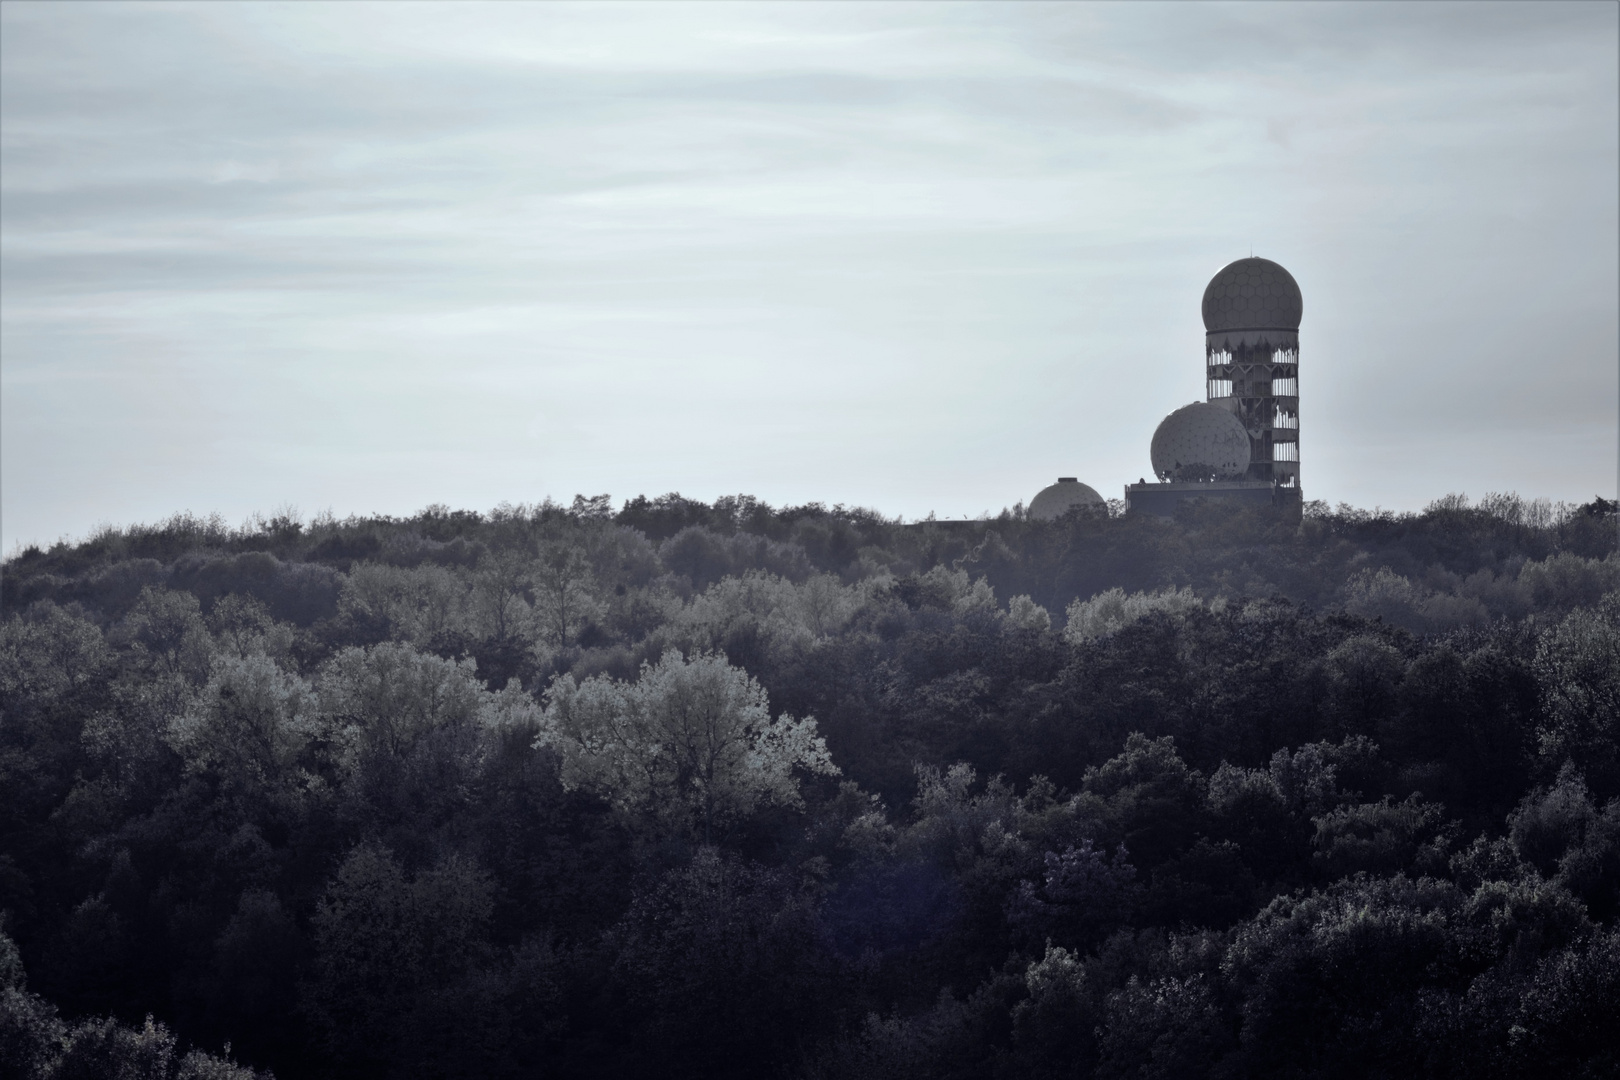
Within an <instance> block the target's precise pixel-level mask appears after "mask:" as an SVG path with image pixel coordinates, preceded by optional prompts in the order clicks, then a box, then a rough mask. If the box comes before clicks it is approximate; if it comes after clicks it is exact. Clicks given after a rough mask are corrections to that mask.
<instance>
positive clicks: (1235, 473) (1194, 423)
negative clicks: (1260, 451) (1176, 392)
mask: <svg viewBox="0 0 1620 1080" xmlns="http://www.w3.org/2000/svg"><path fill="white" fill-rule="evenodd" d="M1152 457H1153V472H1154V475H1156V476H1157V477H1158V478H1159V479H1160V480H1200V481H1202V480H1241V479H1242V478H1243V475H1244V474H1245V473H1246V472H1248V470H1249V433H1248V431H1246V430H1245V429H1244V427H1243V421H1241V420H1239V419H1238V418H1237V417H1236V416H1233V415H1232V414H1231V413H1230V412H1228V411H1227V410H1225V409H1223V408H1221V407H1220V406H1219V405H1215V404H1211V403H1210V402H1207V401H1198V402H1194V403H1193V404H1191V405H1184V406H1182V407H1181V408H1179V409H1177V410H1176V411H1175V412H1173V413H1171V414H1170V415H1169V416H1167V417H1165V418H1164V419H1163V420H1162V421H1161V422H1160V423H1159V429H1158V430H1157V431H1155V432H1154V433H1153V448H1152Z"/></svg>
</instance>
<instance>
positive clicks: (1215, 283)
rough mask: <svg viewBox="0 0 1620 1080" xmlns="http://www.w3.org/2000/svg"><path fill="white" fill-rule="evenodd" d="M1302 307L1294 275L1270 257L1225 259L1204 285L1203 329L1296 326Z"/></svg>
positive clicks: (1253, 328)
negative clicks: (1227, 261)
mask: <svg viewBox="0 0 1620 1080" xmlns="http://www.w3.org/2000/svg"><path fill="white" fill-rule="evenodd" d="M1304 311H1305V300H1304V298H1303V297H1302V296H1301V295H1300V292H1299V283H1298V282H1296V281H1295V280H1294V275H1292V274H1290V273H1289V272H1288V271H1287V270H1284V269H1283V268H1282V267H1281V266H1278V265H1277V264H1276V263H1274V262H1272V261H1271V260H1270V259H1259V258H1248V259H1239V260H1238V261H1237V262H1234V263H1228V264H1227V265H1226V266H1224V267H1222V268H1221V271H1220V273H1218V274H1216V275H1215V276H1214V277H1213V278H1211V279H1210V282H1209V285H1208V286H1206V287H1205V289H1204V330H1205V331H1206V332H1208V333H1211V334H1215V333H1223V332H1227V331H1241V330H1287V331H1297V330H1298V329H1299V321H1300V317H1301V316H1302V315H1303V314H1304Z"/></svg>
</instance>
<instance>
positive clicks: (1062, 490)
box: [1029, 476, 1108, 521]
mask: <svg viewBox="0 0 1620 1080" xmlns="http://www.w3.org/2000/svg"><path fill="white" fill-rule="evenodd" d="M1107 505H1108V504H1107V503H1106V502H1104V501H1103V497H1102V496H1101V495H1099V494H1097V489H1096V488H1094V487H1092V486H1091V485H1090V484H1082V483H1081V482H1080V481H1078V480H1076V479H1075V478H1074V477H1072V476H1060V477H1058V482H1057V483H1055V484H1052V485H1051V486H1049V487H1044V488H1042V489H1041V490H1040V492H1039V494H1037V495H1036V496H1035V497H1034V498H1033V499H1031V500H1029V519H1030V520H1031V521H1056V520H1057V519H1058V518H1060V517H1062V516H1063V515H1064V514H1066V513H1068V512H1069V511H1070V510H1071V509H1073V508H1074V507H1076V506H1097V507H1103V506H1107Z"/></svg>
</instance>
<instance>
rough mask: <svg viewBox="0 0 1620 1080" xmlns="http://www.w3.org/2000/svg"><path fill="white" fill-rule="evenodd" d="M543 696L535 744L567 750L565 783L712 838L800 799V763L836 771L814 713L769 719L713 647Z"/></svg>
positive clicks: (559, 684)
mask: <svg viewBox="0 0 1620 1080" xmlns="http://www.w3.org/2000/svg"><path fill="white" fill-rule="evenodd" d="M546 700H547V708H546V716H545V726H544V728H543V730H542V732H541V735H540V736H539V739H538V740H537V744H540V745H549V746H551V747H553V748H554V749H555V750H557V751H558V752H559V753H560V754H561V756H562V780H563V784H564V785H565V786H566V787H569V788H586V789H589V790H592V791H596V792H599V793H601V794H602V795H604V796H605V797H607V798H608V799H609V800H610V801H611V802H612V803H613V805H614V806H615V807H616V808H618V809H619V810H621V811H623V812H625V813H628V814H630V815H633V816H636V817H639V818H643V819H645V820H650V821H652V822H655V823H656V825H657V826H658V827H659V828H661V829H662V830H664V831H667V832H671V833H677V834H679V833H686V834H688V835H691V836H694V837H700V838H701V839H702V840H703V842H705V843H708V842H710V841H711V840H712V839H713V837H714V834H715V833H716V832H717V831H718V830H721V829H723V828H724V827H725V826H726V825H727V824H729V823H731V822H733V821H735V820H736V819H737V818H739V817H741V816H744V815H746V814H748V813H750V812H752V811H753V810H755V809H756V808H758V807H761V806H766V805H773V806H800V805H802V800H801V799H800V796H799V784H798V778H797V776H796V775H795V773H796V771H799V770H802V771H804V772H809V773H815V774H819V775H822V776H836V775H838V768H837V766H835V765H834V764H833V762H832V758H831V757H830V756H829V755H828V753H827V744H826V743H825V742H824V741H823V740H822V738H821V736H820V735H818V734H817V733H816V722H815V720H814V719H812V718H810V717H805V718H804V719H802V720H800V719H795V718H794V717H792V716H788V715H786V714H784V715H782V716H780V717H777V718H776V719H774V720H773V719H772V718H771V714H770V706H769V702H768V700H767V698H766V694H765V690H764V688H763V687H761V686H760V685H759V683H758V682H756V681H754V679H753V678H752V677H751V676H749V674H748V673H747V672H746V671H744V670H742V669H741V668H735V667H732V666H731V665H730V664H729V663H728V662H727V661H726V658H725V657H724V656H720V655H716V654H713V653H699V654H697V655H695V656H693V657H692V658H691V659H690V660H688V659H687V658H686V657H684V656H682V655H681V654H680V653H679V652H676V651H673V650H672V651H670V652H667V653H665V654H664V657H663V659H662V660H660V661H659V662H658V663H657V664H650V663H649V664H645V665H643V666H642V669H641V677H640V678H639V679H638V680H637V681H635V682H633V683H626V682H620V681H619V680H617V679H612V678H609V677H607V676H596V677H594V678H590V679H586V680H585V681H584V682H583V683H576V682H575V681H574V679H573V677H572V676H569V675H565V676H563V677H562V678H560V679H558V680H557V681H556V682H554V683H553V684H552V686H551V689H550V691H549V692H548V693H547V696H546Z"/></svg>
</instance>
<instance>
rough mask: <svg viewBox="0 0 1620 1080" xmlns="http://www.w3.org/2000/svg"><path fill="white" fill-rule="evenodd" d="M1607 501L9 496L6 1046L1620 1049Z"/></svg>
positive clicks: (1413, 1070) (51, 1059)
mask: <svg viewBox="0 0 1620 1080" xmlns="http://www.w3.org/2000/svg"><path fill="white" fill-rule="evenodd" d="M1617 529H1620V516H1617V507H1616V504H1615V503H1613V502H1610V501H1608V500H1605V499H1602V498H1598V499H1595V500H1594V501H1593V502H1591V503H1589V504H1586V505H1584V506H1578V507H1575V506H1557V507H1554V506H1549V505H1547V504H1546V503H1544V502H1528V501H1525V500H1522V499H1519V498H1517V497H1515V496H1488V497H1487V498H1485V499H1483V500H1481V501H1480V502H1479V503H1477V504H1475V503H1471V502H1470V501H1469V500H1467V499H1466V498H1463V497H1461V496H1450V497H1447V498H1445V499H1441V500H1438V501H1437V502H1435V503H1434V504H1432V505H1431V506H1429V507H1428V508H1427V509H1426V510H1424V511H1423V512H1421V513H1408V514H1395V513H1388V512H1368V511H1360V510H1355V509H1353V508H1350V507H1346V506H1340V507H1338V508H1336V509H1335V508H1330V507H1327V506H1325V505H1322V504H1318V503H1312V504H1307V505H1306V507H1305V508H1304V512H1303V514H1300V513H1299V512H1298V511H1297V510H1296V512H1295V513H1293V514H1292V515H1290V514H1287V513H1283V512H1280V511H1276V512H1274V511H1271V510H1266V509H1255V508H1249V509H1240V508H1233V507H1224V506H1220V505H1206V506H1194V507H1191V508H1187V509H1185V510H1184V511H1183V512H1182V514H1181V516H1179V517H1177V518H1175V519H1160V518H1153V517H1146V516H1139V515H1132V514H1122V513H1120V512H1119V508H1118V507H1115V508H1114V509H1113V510H1112V511H1107V510H1090V509H1078V510H1075V511H1073V512H1071V513H1070V514H1068V515H1067V516H1065V517H1063V518H1061V519H1059V520H1058V521H1055V522H1038V521H1031V520H1028V519H1027V517H1026V515H1025V514H1024V513H1023V511H1022V508H1021V507H1020V508H1015V509H1014V510H1011V511H1006V512H1003V513H1002V514H1001V515H1000V516H998V517H988V516H986V517H984V518H982V519H980V520H977V521H970V522H936V521H925V522H912V523H907V522H902V521H900V520H897V519H890V518H887V517H884V516H883V515H882V514H880V513H877V512H874V511H869V510H861V509H848V508H845V507H841V506H839V507H833V508H830V509H829V508H827V507H824V506H821V505H819V504H811V505H807V506H798V507H782V508H773V507H771V506H768V505H766V504H764V503H762V502H760V501H758V500H756V499H754V498H751V497H747V496H736V497H728V498H722V499H718V500H716V501H715V502H713V503H712V504H711V503H704V502H701V501H697V500H692V499H687V498H683V497H681V496H679V495H675V494H671V495H665V496H662V497H659V498H653V499H649V498H646V497H637V498H635V499H631V500H629V501H628V502H626V503H624V504H623V505H622V506H620V507H619V508H618V509H615V508H614V505H613V503H612V501H611V500H610V499H609V497H608V496H605V495H603V496H595V497H584V496H580V497H576V498H575V499H574V500H573V502H572V504H571V505H567V506H563V505H558V504H554V503H551V502H549V501H548V502H544V503H541V504H537V505H528V506H509V505H503V506H502V507H499V508H497V509H496V510H494V511H491V512H489V513H475V512H470V511H451V510H449V509H447V508H445V507H439V506H435V507H429V508H428V509H427V510H424V511H422V512H421V513H420V514H417V515H415V516H413V517H409V518H390V517H370V518H349V519H347V520H342V521H339V520H336V519H334V518H332V517H331V516H323V517H318V518H316V519H315V520H313V521H304V520H301V519H300V518H299V517H298V515H296V514H295V513H292V512H285V513H279V514H276V515H274V516H272V517H269V518H261V519H255V520H254V521H252V522H250V523H249V524H248V525H246V526H244V527H242V528H234V529H233V528H228V527H227V526H226V525H225V524H224V523H223V522H222V521H220V520H219V519H217V518H212V519H198V518H195V517H191V516H188V515H181V516H177V517H175V518H172V519H170V520H168V521H165V522H161V523H159V524H156V525H151V526H130V527H126V528H111V527H109V528H106V529H104V530H102V531H101V532H99V533H97V534H96V535H94V536H92V537H90V538H89V539H87V540H84V541H82V542H68V541H63V542H60V543H57V544H55V545H52V546H51V547H49V548H40V547H28V548H25V549H22V550H19V551H17V552H15V553H14V554H13V555H12V556H10V557H9V558H8V559H7V560H6V561H5V563H4V564H3V567H0V709H3V712H0V912H3V923H0V1060H3V1061H4V1062H6V1063H7V1064H6V1066H5V1068H6V1069H8V1070H10V1071H9V1072H8V1073H7V1075H18V1076H29V1077H63V1078H65V1077H69V1076H80V1075H112V1074H114V1073H115V1072H118V1070H124V1071H125V1072H127V1073H128V1074H129V1075H135V1074H136V1072H135V1071H132V1070H137V1069H138V1070H141V1071H139V1075H142V1076H154V1077H156V1076H162V1077H166V1078H179V1077H188V1078H193V1077H194V1078H204V1077H220V1078H228V1077H237V1076H241V1077H247V1076H251V1075H253V1074H254V1072H255V1070H258V1071H260V1072H261V1074H262V1073H263V1072H264V1071H268V1070H273V1071H274V1073H275V1075H277V1076H280V1077H282V1078H284V1080H287V1078H297V1077H328V1076H332V1077H336V1076H372V1077H389V1078H392V1077H461V1076H468V1077H471V1076H480V1077H484V1076H488V1077H503V1076H514V1077H515V1076H557V1077H603V1078H606V1077H620V1076H626V1077H628V1076H642V1075H649V1074H658V1075H666V1076H690V1077H727V1076H736V1077H762V1076H779V1077H784V1078H800V1080H810V1078H817V1077H872V1078H889V1077H895V1078H899V1077H919V1078H921V1077H928V1078H937V1077H960V1078H964V1080H965V1078H979V1077H982V1078H986V1080H991V1078H996V1080H1005V1078H1023V1077H1029V1078H1048V1077H1051V1078H1056V1077H1074V1078H1091V1077H1097V1078H1103V1077H1109V1078H1112V1077H1125V1076H1131V1077H1183V1076H1222V1077H1341V1076H1342V1077H1367V1076H1381V1075H1390V1076H1396V1075H1402V1076H1409V1075H1415V1074H1420V1075H1425V1076H1436V1077H1446V1076H1459V1077H1460V1076H1468V1077H1520V1076H1525V1077H1528V1076H1545V1075H1566V1076H1572V1077H1582V1076H1588V1077H1598V1076H1608V1075H1613V1074H1614V1073H1615V1072H1616V1071H1620V1039H1617V1036H1616V1035H1615V1033H1614V1030H1613V1029H1614V1025H1613V1017H1614V1016H1615V1015H1620V928H1617V926H1616V922H1615V920H1616V916H1617V914H1620V552H1617V544H1616V537H1617Z"/></svg>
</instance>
